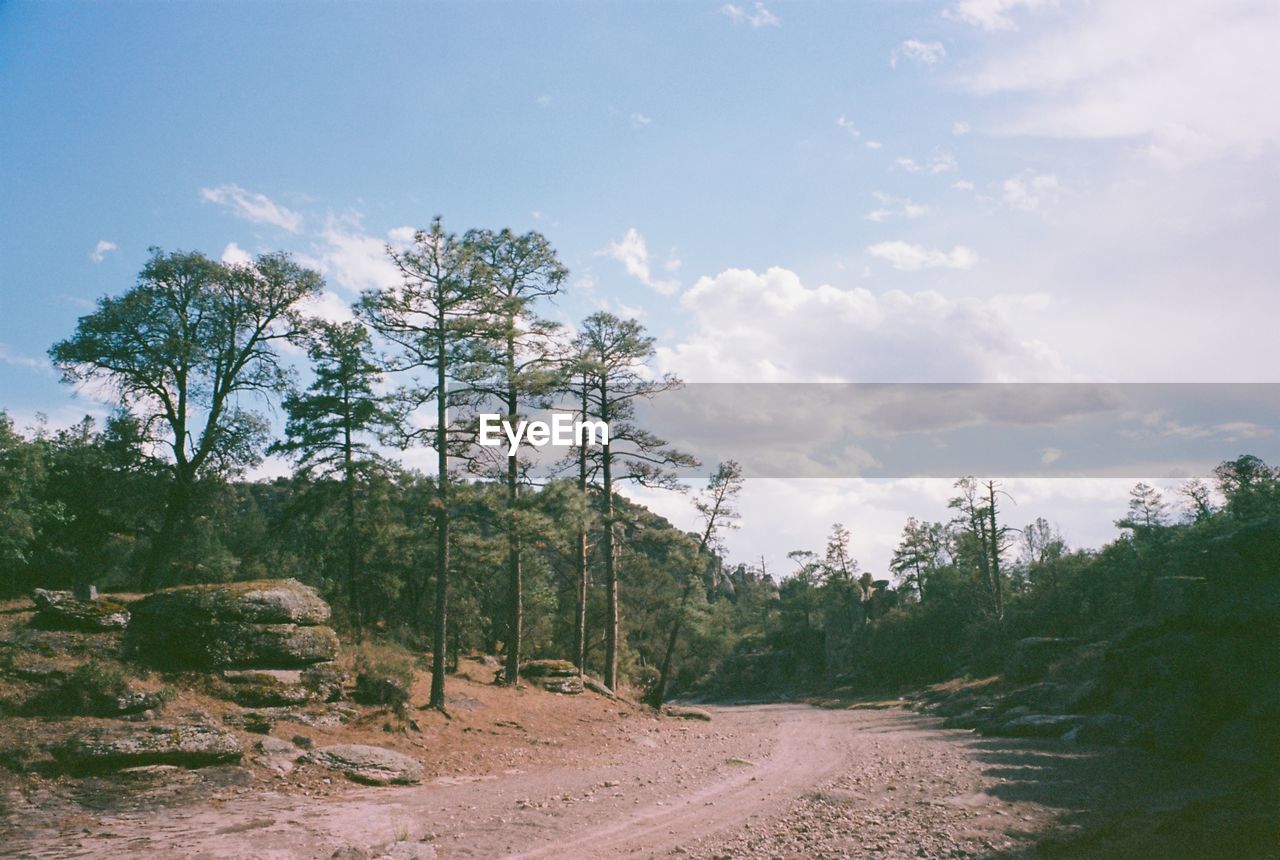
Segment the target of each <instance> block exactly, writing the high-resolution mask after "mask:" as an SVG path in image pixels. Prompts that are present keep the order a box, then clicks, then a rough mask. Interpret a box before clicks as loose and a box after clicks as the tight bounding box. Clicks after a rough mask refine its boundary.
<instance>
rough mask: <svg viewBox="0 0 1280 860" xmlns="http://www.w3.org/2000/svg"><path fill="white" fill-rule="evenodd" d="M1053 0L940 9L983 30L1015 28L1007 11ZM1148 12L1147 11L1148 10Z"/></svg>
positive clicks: (988, 0) (996, 0)
mask: <svg viewBox="0 0 1280 860" xmlns="http://www.w3.org/2000/svg"><path fill="white" fill-rule="evenodd" d="M1053 1H1054V0H959V2H958V3H956V4H955V5H954V6H951V7H949V8H947V9H944V10H943V11H942V15H943V17H944V18H950V19H952V20H954V21H963V22H964V23H966V24H972V25H973V26H975V27H981V28H982V29H984V30H1016V29H1018V25H1017V24H1016V23H1014V20H1013V19H1012V18H1011V17H1009V13H1010V12H1011V11H1013V10H1014V9H1017V8H1019V7H1021V8H1023V9H1035V8H1038V7H1040V6H1046V5H1048V4H1049V3H1051V2H1053ZM1148 14H1149V12H1148Z"/></svg>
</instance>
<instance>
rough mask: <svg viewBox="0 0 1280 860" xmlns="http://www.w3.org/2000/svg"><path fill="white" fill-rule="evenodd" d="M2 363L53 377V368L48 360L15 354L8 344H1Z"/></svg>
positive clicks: (0, 357)
mask: <svg viewBox="0 0 1280 860" xmlns="http://www.w3.org/2000/svg"><path fill="white" fill-rule="evenodd" d="M0 362H3V363H4V364H8V365H10V366H12V367H21V368H24V369H26V370H34V371H36V372H37V373H41V374H44V375H46V376H52V375H53V366H52V365H50V364H49V360H48V359H46V358H33V357H31V356H28V355H22V354H20V353H17V352H14V351H13V350H12V349H10V348H9V347H8V346H7V345H6V344H3V343H0Z"/></svg>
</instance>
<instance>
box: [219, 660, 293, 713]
mask: <svg viewBox="0 0 1280 860" xmlns="http://www.w3.org/2000/svg"><path fill="white" fill-rule="evenodd" d="M222 680H223V681H224V682H225V683H224V684H222V685H220V686H221V689H220V690H219V691H218V692H219V694H220V695H222V696H223V697H224V698H228V699H230V700H231V701H233V702H235V703H236V704H238V705H244V706H245V707H249V708H261V707H272V706H278V705H301V704H305V703H306V702H309V701H311V700H312V699H313V698H315V697H316V695H315V692H314V691H313V690H312V688H311V687H309V686H307V685H306V684H304V683H303V682H302V673H301V671H299V670H297V669H227V670H226V671H224V672H223V673H222Z"/></svg>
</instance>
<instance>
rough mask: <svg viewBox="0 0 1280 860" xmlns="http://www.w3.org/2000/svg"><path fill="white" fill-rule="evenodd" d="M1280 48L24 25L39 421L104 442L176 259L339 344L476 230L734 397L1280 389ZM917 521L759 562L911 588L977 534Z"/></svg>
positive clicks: (980, 10)
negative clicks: (388, 244) (924, 550)
mask: <svg viewBox="0 0 1280 860" xmlns="http://www.w3.org/2000/svg"><path fill="white" fill-rule="evenodd" d="M1278 41H1280V11H1277V9H1276V8H1275V6H1274V4H1273V3H1262V2H1253V0H1231V2H1207V0H1204V2H1202V0H1195V2H1185V3H1178V4H1172V5H1171V4H1165V3H1155V2H1149V3H1146V2H1143V3H1140V2H1133V3H1123V4H1094V3H1083V2H1071V0H1061V2H1051V0H938V2H914V0H911V1H910V2H908V0H903V2H862V3H786V2H768V3H765V4H761V3H755V2H747V0H743V2H740V3H729V4H726V3H717V2H708V3H695V2H681V3H636V4H621V3H605V4H587V3H581V4H569V3H557V4H552V3H539V4H516V3H480V4H476V3H471V4H417V3H414V4H400V3H376V4H359V5H357V4H343V3H323V4H306V5H303V4H298V3H283V2H281V3H275V2H263V3H199V2H191V3H182V4H159V3H95V4H87V3H85V4H74V5H73V4H62V3H13V2H9V3H2V4H0V81H3V84H2V85H0V165H3V167H2V168H0V169H2V170H3V174H2V175H3V177H4V182H3V194H2V195H0V224H3V228H4V229H3V230H0V301H2V302H3V308H4V312H3V315H0V392H2V393H3V397H2V398H0V406H3V407H4V408H6V409H7V410H8V411H9V412H10V414H12V415H13V416H15V418H16V419H17V420H18V421H19V423H20V424H22V423H27V422H29V421H30V420H32V418H33V416H34V414H35V413H36V412H37V411H43V412H45V413H47V414H49V416H50V418H51V420H52V421H53V422H54V423H65V422H67V421H70V420H73V419H74V418H75V417H77V416H79V415H81V414H84V413H85V412H86V411H89V412H96V413H101V412H102V411H103V409H104V407H103V406H102V405H101V404H97V403H94V402H93V401H92V400H87V399H85V398H80V399H75V400H73V399H72V397H71V395H70V392H68V391H67V390H66V389H65V388H64V387H62V386H60V385H59V383H58V382H57V379H56V376H55V375H54V374H53V373H52V371H51V370H49V369H48V368H47V363H46V362H45V360H44V357H43V356H44V351H45V350H46V349H47V348H48V346H49V345H50V344H51V343H52V342H54V341H55V340H57V339H59V338H61V337H65V336H66V335H68V334H69V333H70V332H71V331H72V330H73V328H74V326H75V320H76V318H77V317H78V316H79V315H81V314H83V313H84V312H85V311H86V310H87V309H88V308H89V307H90V306H91V302H92V301H93V300H94V299H96V298H97V297H99V296H101V295H103V294H106V293H117V292H121V291H123V290H125V289H127V288H128V287H129V286H130V285H131V283H132V280H133V276H134V274H135V273H136V272H137V271H138V269H139V268H140V267H141V265H142V263H143V261H144V260H145V258H146V255H147V248H148V247H149V246H151V245H159V246H161V247H164V248H167V249H170V248H184V249H198V250H202V251H204V252H206V253H209V254H211V255H215V256H224V255H225V256H228V257H231V258H235V257H236V256H237V255H240V254H244V253H246V252H247V253H256V252H259V251H265V250H276V249H285V250H289V251H292V252H294V253H295V254H297V255H299V257H300V258H302V259H303V260H304V261H306V262H308V263H310V264H312V265H315V266H316V267H317V268H319V269H320V270H321V271H322V272H323V273H324V274H325V276H326V278H327V280H328V283H329V285H330V290H331V294H332V295H331V296H330V298H329V300H328V301H327V303H326V304H325V305H324V308H325V309H326V311H327V312H330V313H337V312H339V311H340V308H341V306H342V305H343V304H345V303H346V302H349V301H350V299H351V298H353V297H354V296H355V294H356V293H357V291H358V290H359V289H361V288H363V287H368V286H373V285H375V284H376V283H378V282H379V279H380V278H381V277H383V276H384V275H385V269H384V268H383V265H382V263H381V260H380V248H381V246H382V244H383V243H384V242H385V241H387V240H388V239H392V240H394V238H395V237H396V235H398V231H401V230H403V228H405V227H411V226H421V225H424V224H426V223H427V222H428V221H429V219H430V218H431V217H432V216H433V215H435V214H437V213H439V214H442V215H443V216H444V217H445V219H446V224H447V225H449V226H451V227H453V228H456V229H460V230H461V229H466V228H468V227H472V226H484V227H495V228H496V227H502V226H510V227H512V228H515V229H520V230H524V229H538V230H541V231H542V232H544V233H545V234H546V235H547V236H548V237H549V238H550V239H551V240H552V242H553V243H554V244H555V246H556V247H557V249H558V250H559V251H560V253H561V256H562V258H563V259H564V260H565V262H566V263H567V264H568V265H569V267H570V269H571V271H572V277H571V281H572V283H573V286H572V287H571V289H570V290H569V291H568V292H567V294H566V295H565V296H564V297H563V299H562V300H561V301H560V302H559V303H558V306H557V308H556V309H555V310H554V311H553V314H554V315H556V316H559V317H561V318H563V319H564V320H565V321H566V322H572V321H573V320H575V319H579V318H581V317H582V316H583V315H585V314H586V313H588V312H590V311H591V310H594V309H596V308H598V307H605V308H608V309H610V310H613V311H615V312H619V313H622V314H628V315H630V314H635V315H639V316H640V318H641V320H642V321H643V322H644V323H645V324H646V325H647V326H649V328H650V329H651V331H652V332H653V333H654V334H655V335H657V336H658V337H659V342H660V346H661V350H660V354H659V357H658V364H659V366H660V367H661V369H666V370H673V371H676V372H679V373H681V374H682V375H684V376H685V377H686V378H689V379H692V380H696V381H722V380H723V381H749V380H755V379H766V380H770V381H790V380H795V381H802V380H803V381H826V380H859V381H990V380H1013V381H1056V380H1088V381H1103V380H1106V381H1188V382H1198V381H1275V377H1276V368H1277V367H1280V363H1278V362H1277V358H1280V346H1278V345H1277V343H1278V342H1280V339H1277V338H1276V337H1275V336H1274V320H1275V319H1276V318H1277V315H1278V314H1280V293H1278V292H1277V290H1276V285H1275V278H1276V272H1277V270H1278V268H1280V266H1278V264H1280V249H1278V247H1277V243H1276V242H1275V241H1274V237H1275V236H1276V235H1277V233H1278V231H1277V228H1278V227H1280V223H1278V220H1280V219H1277V205H1276V204H1277V200H1278V194H1277V192H1278V190H1280V170H1278V169H1277V165H1278V164H1280V162H1278V161H1277V159H1276V157H1275V156H1276V154H1277V153H1276V151H1277V143H1280V103H1278V102H1277V100H1275V99H1274V98H1269V97H1267V96H1266V95H1265V92H1266V88H1268V87H1270V86H1271V84H1272V83H1273V82H1274V81H1275V80H1276V79H1280V60H1277V59H1276V58H1275V52H1274V48H1273V46H1274V45H1275V44H1277V42H1278ZM842 486H844V485H842ZM895 486H896V487H897V489H896V490H886V491H885V492H884V493H880V491H876V492H877V494H878V495H875V497H874V499H872V497H871V495H868V494H869V493H870V491H868V490H867V489H866V487H863V488H862V489H859V488H858V487H857V486H855V485H854V484H849V485H847V486H844V489H840V490H832V491H831V493H829V494H827V496H825V497H824V502H823V504H822V505H820V506H817V505H815V507H814V508H813V509H812V510H808V509H803V510H800V511H799V512H797V513H795V514H794V516H793V518H792V520H791V521H790V522H789V524H788V523H780V522H779V523H776V524H771V528H770V530H769V533H768V536H767V537H760V538H755V537H752V538H746V539H743V543H742V545H743V550H742V551H743V553H744V554H745V555H749V556H753V555H756V554H758V553H759V552H765V553H773V554H776V555H777V557H778V558H781V554H782V553H784V552H785V551H786V549H790V548H792V546H788V545H786V544H787V542H789V541H790V542H793V543H795V545H797V546H798V545H817V544H818V543H820V541H821V534H820V533H821V532H823V531H825V528H826V526H827V525H828V524H829V522H830V520H829V519H825V518H826V517H827V516H828V514H829V513H830V511H829V510H828V508H830V509H832V510H834V511H835V512H836V513H838V512H839V510H842V509H843V510H847V511H848V512H847V513H845V514H842V515H840V516H839V517H836V518H843V519H845V520H847V521H849V522H850V523H851V524H855V538H857V535H858V530H857V527H856V523H857V521H858V520H859V510H860V509H861V508H862V507H865V506H867V505H872V504H874V505H875V506H876V507H877V510H881V509H884V510H887V511H889V513H891V514H892V516H893V517H896V522H895V523H894V524H893V525H892V526H890V525H889V524H888V523H889V515H888V514H886V515H885V524H884V525H883V526H882V525H875V526H871V527H869V528H868V530H867V532H866V536H865V538H864V540H865V541H866V544H865V551H864V554H865V555H866V557H868V558H873V559H877V560H879V559H882V558H883V557H884V554H885V551H886V550H885V547H886V546H888V545H889V544H891V543H892V538H893V536H894V534H896V530H897V528H898V526H899V525H900V523H901V520H902V519H903V518H905V516H906V514H907V513H915V514H917V515H925V516H933V517H941V516H943V515H944V513H945V510H944V509H939V510H937V511H934V510H933V507H934V506H937V505H938V502H939V497H940V494H941V497H945V486H943V487H942V489H941V490H929V491H928V492H924V491H922V490H919V488H918V486H917V485H909V484H899V485H895ZM1055 486H1057V487H1059V489H1057V490H1053V491H1052V492H1049V491H1046V490H1044V489H1043V488H1038V489H1037V490H1036V491H1035V493H1033V497H1036V498H1050V496H1052V497H1053V498H1056V499H1057V501H1056V502H1055V501H1052V500H1050V501H1046V502H1045V505H1047V506H1048V507H1051V508H1055V506H1056V508H1055V510H1056V511H1060V512H1062V516H1063V518H1064V520H1065V521H1068V522H1069V523H1070V522H1077V521H1078V523H1079V525H1078V526H1077V527H1076V528H1077V533H1078V540H1079V541H1080V542H1093V541H1096V540H1097V539H1099V538H1100V537H1102V536H1105V533H1106V532H1107V531H1109V528H1110V527H1109V521H1110V520H1111V519H1114V517H1115V516H1117V515H1118V513H1119V511H1118V510H1115V509H1108V510H1107V511H1106V512H1105V514H1103V515H1100V514H1098V513H1097V512H1096V510H1095V508H1096V507H1097V505H1096V499H1097V498H1101V495H1099V492H1100V491H1096V490H1094V489H1080V490H1079V491H1078V492H1077V491H1074V490H1068V489H1063V487H1064V486H1065V485H1064V484H1057V485H1055ZM913 487H915V489H913ZM1046 492H1048V493H1049V495H1048V496H1046V495H1045V493H1046ZM885 493H887V494H888V495H887V496H886V495H885ZM895 493H896V494H897V495H894V494H895ZM922 493H923V495H922ZM1073 493H1074V495H1073ZM1055 494H1056V495H1055ZM762 499H763V496H762ZM1081 499H1084V500H1085V501H1081ZM656 504H666V503H656ZM842 506H843V507H842ZM1114 507H1117V508H1122V507H1123V488H1122V489H1121V490H1120V491H1119V496H1118V497H1117V501H1116V503H1115V506H1114ZM760 509H761V511H764V510H765V507H764V502H763V501H761V508H760ZM1077 510H1078V511H1079V513H1078V514H1077V513H1072V512H1073V511H1077ZM1086 511H1091V512H1092V513H1089V514H1088V515H1086V513H1085V512H1086ZM669 512H670V513H671V514H672V515H673V516H676V517H677V518H679V517H680V516H681V514H680V513H679V511H678V510H677V509H676V508H675V507H671V508H669ZM1042 512H1044V511H1042V510H1037V511H1035V512H1034V513H1042ZM1053 512H1054V511H1049V513H1053ZM759 516H760V517H763V516H769V515H768V514H765V513H761V514H760V515H759ZM1089 517H1092V519H1090V518H1089ZM770 518H771V519H772V517H770ZM755 531H756V533H757V534H764V530H763V529H756V530H755ZM890 531H891V532H892V533H890ZM744 535H745V530H744ZM815 535H816V536H815ZM731 548H732V547H731ZM874 563H877V564H878V563H879V561H876V562H874Z"/></svg>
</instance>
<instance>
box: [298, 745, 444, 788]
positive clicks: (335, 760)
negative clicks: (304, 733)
mask: <svg viewBox="0 0 1280 860" xmlns="http://www.w3.org/2000/svg"><path fill="white" fill-rule="evenodd" d="M310 757H311V760H312V761H313V762H315V763H316V764H318V765H320V766H321V767H327V768H329V769H330V770H334V771H337V772H339V773H341V774H343V775H344V776H346V777H347V778H348V779H350V780H352V781H353V782H360V783H364V784H365V785H412V784H414V783H418V782H421V781H422V765H421V764H419V763H418V762H417V761H415V760H414V759H412V758H410V757H409V756H407V755H404V754H403V753H398V752H395V751H394V750H389V749H383V748H382V747H374V746H367V745H365V744H337V745H335V746H329V747H321V748H319V749H316V750H313V751H312V752H311V754H310Z"/></svg>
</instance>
